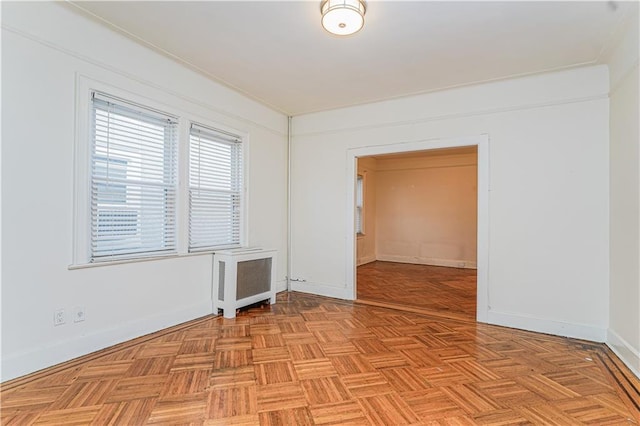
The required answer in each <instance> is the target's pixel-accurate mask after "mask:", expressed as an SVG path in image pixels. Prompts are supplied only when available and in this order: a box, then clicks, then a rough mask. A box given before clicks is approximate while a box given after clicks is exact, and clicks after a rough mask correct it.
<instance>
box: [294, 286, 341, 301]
mask: <svg viewBox="0 0 640 426" xmlns="http://www.w3.org/2000/svg"><path fill="white" fill-rule="evenodd" d="M291 290H293V291H299V292H302V293H309V294H316V295H318V296H326V297H333V298H335V299H343V300H353V299H352V296H351V294H352V292H351V291H350V290H348V289H347V288H345V287H333V286H329V285H326V284H322V283H314V282H308V281H305V282H299V281H292V282H291Z"/></svg>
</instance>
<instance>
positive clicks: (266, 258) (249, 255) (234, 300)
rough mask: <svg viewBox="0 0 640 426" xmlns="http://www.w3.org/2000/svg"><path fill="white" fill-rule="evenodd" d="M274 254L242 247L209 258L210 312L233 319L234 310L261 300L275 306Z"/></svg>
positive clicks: (219, 252)
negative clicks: (211, 309) (211, 281)
mask: <svg viewBox="0 0 640 426" xmlns="http://www.w3.org/2000/svg"><path fill="white" fill-rule="evenodd" d="M276 266H277V265H276V251H275V250H265V249H261V248H245V249H234V250H223V251H218V252H216V253H215V254H214V256H213V290H214V293H215V295H214V305H213V307H214V313H217V312H218V309H222V311H223V315H224V317H225V318H235V316H236V309H239V308H242V307H243V306H248V305H252V304H254V303H258V302H261V301H264V300H267V299H268V300H269V302H270V303H272V304H273V303H276V289H275V282H276Z"/></svg>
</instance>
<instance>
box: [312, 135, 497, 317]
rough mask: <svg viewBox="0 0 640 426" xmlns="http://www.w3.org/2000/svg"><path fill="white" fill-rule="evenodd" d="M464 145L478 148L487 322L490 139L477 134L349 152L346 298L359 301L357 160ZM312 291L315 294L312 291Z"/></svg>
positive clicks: (481, 310)
mask: <svg viewBox="0 0 640 426" xmlns="http://www.w3.org/2000/svg"><path fill="white" fill-rule="evenodd" d="M463 146H477V147H478V213H477V214H478V236H477V252H478V255H477V256H478V259H477V260H476V262H477V269H478V273H477V274H478V280H477V310H476V319H477V320H478V322H487V312H488V310H489V296H488V294H489V190H490V187H489V136H488V135H486V134H484V135H477V136H471V137H460V138H451V139H428V140H420V141H411V142H401V143H390V144H385V145H373V146H368V147H362V148H352V149H348V150H347V153H346V172H347V179H346V182H347V191H346V195H347V199H346V203H345V211H346V219H347V220H346V223H347V229H346V235H347V236H346V238H345V242H346V244H345V259H346V270H345V283H346V288H345V294H346V295H347V297H345V299H348V300H355V299H356V266H355V265H356V259H357V257H356V241H355V240H356V237H355V187H356V175H357V158H358V157H366V156H371V155H381V154H393V153H401V152H411V151H424V150H429V149H440V148H457V147H463ZM310 292H313V290H312V291H310Z"/></svg>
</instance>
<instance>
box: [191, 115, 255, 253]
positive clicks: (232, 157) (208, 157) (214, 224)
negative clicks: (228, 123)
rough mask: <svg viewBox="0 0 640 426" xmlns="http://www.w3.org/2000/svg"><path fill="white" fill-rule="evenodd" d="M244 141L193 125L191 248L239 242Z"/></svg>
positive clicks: (231, 245)
mask: <svg viewBox="0 0 640 426" xmlns="http://www.w3.org/2000/svg"><path fill="white" fill-rule="evenodd" d="M241 212H242V141H241V139H240V137H238V136H235V135H229V134H227V133H224V132H220V131H217V130H215V129H209V128H206V127H202V126H199V125H196V124H194V125H192V127H191V134H190V138H189V250H190V251H197V250H206V249H212V248H220V247H233V246H238V245H240V238H241V236H240V229H241V219H242V214H241Z"/></svg>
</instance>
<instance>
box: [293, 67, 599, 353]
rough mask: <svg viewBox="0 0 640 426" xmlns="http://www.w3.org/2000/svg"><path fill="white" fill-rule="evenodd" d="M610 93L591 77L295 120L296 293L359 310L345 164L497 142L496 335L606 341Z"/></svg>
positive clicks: (593, 72)
mask: <svg viewBox="0 0 640 426" xmlns="http://www.w3.org/2000/svg"><path fill="white" fill-rule="evenodd" d="M607 93H608V69H607V67H606V66H594V67H586V68H580V69H575V70H569V71H564V72H557V73H550V74H545V75H539V76H531V77H526V78H521V79H513V80H508V81H501V82H495V83H490V84H483V85H477V86H471V87H466V88H459V89H452V90H447V91H442V92H436V93H432V94H426V95H421V96H415V97H409V98H404V99H398V100H391V101H386V102H380V103H375V104H369V105H365V106H360V107H353V108H345V109H340V110H333V111H327V112H321V113H316V114H309V115H305V116H300V117H295V118H294V120H293V153H292V159H293V165H294V166H293V170H292V178H293V185H292V251H293V256H292V271H293V272H292V276H294V277H296V278H300V279H305V280H306V282H304V283H295V284H294V285H293V288H294V289H297V290H301V291H309V292H315V293H320V294H326V295H332V296H337V297H344V298H350V297H353V289H350V288H348V287H347V282H348V281H349V276H350V275H351V274H352V273H353V271H349V270H347V266H346V265H347V264H348V263H349V261H348V259H349V258H350V257H351V256H353V254H352V253H351V252H350V250H349V249H348V247H349V243H348V238H350V235H348V234H347V232H346V229H347V228H348V227H349V226H348V220H349V219H348V218H349V216H348V214H349V213H348V209H347V203H346V202H345V200H346V199H347V193H348V188H349V185H350V183H351V182H352V181H353V177H352V176H349V175H347V173H346V172H345V171H347V170H350V167H349V166H348V164H347V161H348V159H349V158H350V157H349V155H348V151H347V150H349V149H353V148H362V147H370V146H376V145H378V146H379V145H386V144H397V145H398V146H399V147H401V146H403V144H405V143H409V142H415V141H421V140H426V139H438V138H456V137H473V136H477V135H481V134H488V136H489V140H490V142H489V158H488V167H489V179H490V182H489V185H490V193H489V247H490V249H489V253H488V256H489V268H488V306H487V309H488V316H487V318H488V321H489V322H491V323H496V324H503V325H508V326H514V327H518V328H524V329H529V330H535V331H542V332H548V333H553V334H559V335H566V336H575V337H580V338H585V339H590V340H596V341H604V339H605V335H606V329H607V324H608V317H609V292H608V285H607V283H608V275H609V270H608V192H609V189H608V188H609V176H608V175H609V161H608V138H609V134H608V132H609V130H608V115H609V111H608V99H607ZM399 150H400V149H399ZM479 161H480V159H479ZM483 161H484V160H483ZM479 166H480V165H479ZM351 170H352V169H351ZM478 256H480V253H478ZM479 309H480V308H479Z"/></svg>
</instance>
